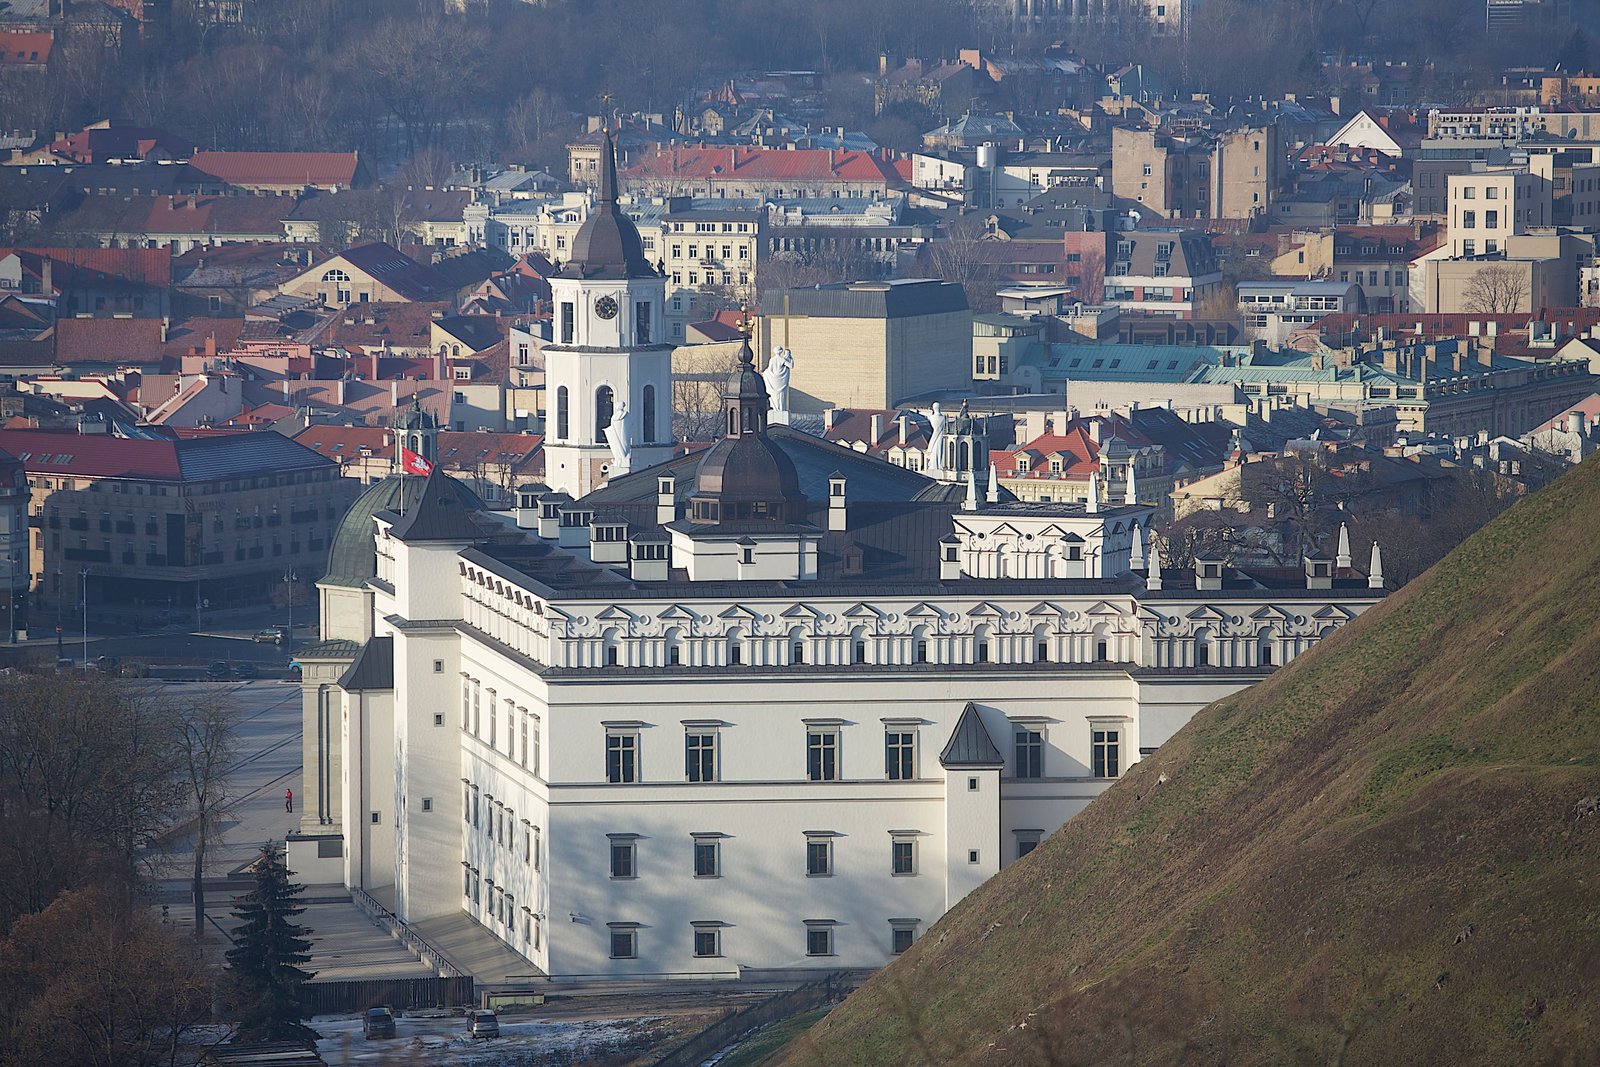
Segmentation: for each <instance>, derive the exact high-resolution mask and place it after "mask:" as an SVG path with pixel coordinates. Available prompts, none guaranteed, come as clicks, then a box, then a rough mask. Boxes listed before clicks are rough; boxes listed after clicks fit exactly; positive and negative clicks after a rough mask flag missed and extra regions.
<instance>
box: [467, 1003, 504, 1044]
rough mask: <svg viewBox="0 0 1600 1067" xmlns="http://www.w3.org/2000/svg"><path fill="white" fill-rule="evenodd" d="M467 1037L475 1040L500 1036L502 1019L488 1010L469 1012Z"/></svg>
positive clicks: (478, 1009)
mask: <svg viewBox="0 0 1600 1067" xmlns="http://www.w3.org/2000/svg"><path fill="white" fill-rule="evenodd" d="M467 1036H468V1037H470V1038H473V1039H474V1040H476V1039H478V1038H484V1039H487V1038H491V1037H499V1036H500V1019H499V1018H498V1017H497V1016H496V1015H495V1013H494V1012H492V1011H489V1010H488V1009H487V1008H474V1009H473V1010H472V1011H469V1012H467Z"/></svg>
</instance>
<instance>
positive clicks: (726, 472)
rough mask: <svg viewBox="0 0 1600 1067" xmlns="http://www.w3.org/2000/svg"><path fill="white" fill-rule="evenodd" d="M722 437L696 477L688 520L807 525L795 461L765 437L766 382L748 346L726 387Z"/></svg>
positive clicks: (723, 391) (708, 451) (724, 387)
mask: <svg viewBox="0 0 1600 1067" xmlns="http://www.w3.org/2000/svg"><path fill="white" fill-rule="evenodd" d="M722 407H723V416H724V418H725V420H726V424H725V425H724V426H723V438H722V440H720V441H718V442H717V443H716V444H714V445H712V446H711V447H710V448H709V449H707V450H706V454H705V456H704V457H703V458H702V459H701V460H700V466H699V468H698V469H697V470H696V472H695V492H694V496H693V497H692V498H691V505H690V517H691V518H692V519H693V520H694V521H695V522H700V523H719V524H720V523H729V522H763V523H791V522H799V521H803V518H804V515H805V511H806V497H805V494H804V493H803V492H801V490H800V475H799V472H798V471H796V470H795V465H794V460H792V459H790V458H789V455H788V453H787V452H785V451H784V450H783V449H782V448H780V447H779V446H778V444H777V442H775V441H773V440H772V439H771V438H770V437H768V436H767V408H768V398H767V383H766V381H765V380H764V379H762V377H761V375H760V374H758V373H757V372H756V368H755V357H754V355H753V354H752V353H751V351H750V343H749V342H748V341H746V342H745V343H744V344H743V345H742V346H740V349H739V366H738V367H737V368H735V369H734V371H733V373H732V374H730V375H728V380H727V383H726V384H725V385H724V386H723V388H722Z"/></svg>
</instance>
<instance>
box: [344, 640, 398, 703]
mask: <svg viewBox="0 0 1600 1067" xmlns="http://www.w3.org/2000/svg"><path fill="white" fill-rule="evenodd" d="M339 688H340V689H343V690H344V691H345V692H347V693H362V692H370V691H375V690H382V689H393V688H394V638H392V637H374V638H372V639H371V640H370V641H368V642H367V643H366V644H365V645H364V646H362V649H361V651H360V653H358V654H357V655H356V658H355V662H354V663H352V664H350V666H348V667H346V668H345V670H344V673H343V674H341V675H339Z"/></svg>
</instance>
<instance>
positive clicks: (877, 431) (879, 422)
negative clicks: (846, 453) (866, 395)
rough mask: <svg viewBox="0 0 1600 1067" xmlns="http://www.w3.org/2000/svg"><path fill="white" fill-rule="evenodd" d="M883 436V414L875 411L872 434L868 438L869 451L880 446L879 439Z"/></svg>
mask: <svg viewBox="0 0 1600 1067" xmlns="http://www.w3.org/2000/svg"><path fill="white" fill-rule="evenodd" d="M882 436H883V416H882V415H881V414H879V413H876V412H875V413H874V414H873V416H872V436H871V437H870V438H869V439H868V440H867V451H869V452H870V451H872V449H874V448H876V447H878V439H879V438H881V437H882Z"/></svg>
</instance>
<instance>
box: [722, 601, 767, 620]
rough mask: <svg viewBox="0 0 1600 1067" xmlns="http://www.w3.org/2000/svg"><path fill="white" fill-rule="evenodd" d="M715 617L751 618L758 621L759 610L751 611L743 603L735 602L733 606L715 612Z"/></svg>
mask: <svg viewBox="0 0 1600 1067" xmlns="http://www.w3.org/2000/svg"><path fill="white" fill-rule="evenodd" d="M717 618H719V619H751V620H754V621H760V619H761V614H760V613H759V612H755V611H751V610H750V609H749V608H747V607H745V606H744V605H743V604H735V605H734V606H733V607H731V608H729V609H728V610H726V611H723V612H719V613H718V614H717Z"/></svg>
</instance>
